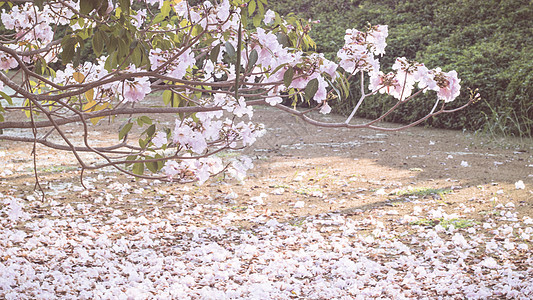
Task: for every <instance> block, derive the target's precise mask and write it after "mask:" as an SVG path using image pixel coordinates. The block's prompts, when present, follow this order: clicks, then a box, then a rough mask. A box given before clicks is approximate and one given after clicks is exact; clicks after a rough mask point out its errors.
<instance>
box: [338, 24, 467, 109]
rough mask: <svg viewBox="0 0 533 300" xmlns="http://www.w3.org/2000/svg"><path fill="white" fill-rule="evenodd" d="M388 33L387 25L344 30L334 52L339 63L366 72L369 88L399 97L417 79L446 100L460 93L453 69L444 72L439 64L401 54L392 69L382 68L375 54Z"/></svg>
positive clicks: (380, 52)
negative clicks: (434, 65)
mask: <svg viewBox="0 0 533 300" xmlns="http://www.w3.org/2000/svg"><path fill="white" fill-rule="evenodd" d="M387 35H388V28H387V26H386V25H377V26H372V27H371V28H370V29H369V30H368V31H367V32H361V31H358V30H355V29H348V30H346V35H345V37H344V41H345V44H344V47H343V48H342V49H340V50H339V51H338V53H337V56H338V57H339V59H340V63H339V65H340V66H341V67H342V68H343V69H344V70H345V71H347V72H349V73H351V74H354V73H357V72H366V73H368V74H369V75H370V84H369V89H370V90H371V91H372V92H376V91H379V92H380V93H386V94H389V95H391V96H393V97H394V98H396V99H398V100H400V101H404V100H406V99H408V98H409V96H411V95H412V94H413V90H414V88H415V84H416V83H418V88H419V89H427V90H433V91H436V92H437V97H438V99H440V100H444V101H445V102H451V101H453V100H454V99H455V98H457V96H459V93H460V89H461V86H460V85H459V82H460V81H461V80H460V79H458V78H457V72H456V71H450V72H448V73H445V72H442V70H441V69H440V68H436V69H432V70H429V69H428V68H427V67H426V66H425V65H424V64H422V63H418V62H415V61H409V60H407V59H406V58H404V57H400V58H397V59H396V61H395V63H394V65H393V66H392V69H393V72H390V73H388V74H384V73H383V72H381V71H380V64H379V61H378V60H377V58H376V56H377V55H383V54H384V53H385V47H386V45H387V43H386V41H385V40H386V37H387ZM424 92H425V91H424Z"/></svg>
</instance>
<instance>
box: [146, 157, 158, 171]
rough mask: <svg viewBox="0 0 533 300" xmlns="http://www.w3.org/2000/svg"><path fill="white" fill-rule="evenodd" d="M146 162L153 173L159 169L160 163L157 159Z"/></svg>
mask: <svg viewBox="0 0 533 300" xmlns="http://www.w3.org/2000/svg"><path fill="white" fill-rule="evenodd" d="M146 158H147V159H151V158H152V157H150V156H148V157H146ZM144 164H145V165H146V168H147V169H148V170H150V172H152V173H156V172H157V171H159V164H158V163H157V161H151V162H145V163H144Z"/></svg>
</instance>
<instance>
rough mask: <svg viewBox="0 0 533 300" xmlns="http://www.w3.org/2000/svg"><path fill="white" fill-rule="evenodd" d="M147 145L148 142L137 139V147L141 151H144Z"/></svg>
mask: <svg viewBox="0 0 533 300" xmlns="http://www.w3.org/2000/svg"><path fill="white" fill-rule="evenodd" d="M147 144H148V140H144V139H139V147H141V149H146V145H147Z"/></svg>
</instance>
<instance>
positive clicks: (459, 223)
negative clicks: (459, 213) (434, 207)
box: [409, 218, 479, 229]
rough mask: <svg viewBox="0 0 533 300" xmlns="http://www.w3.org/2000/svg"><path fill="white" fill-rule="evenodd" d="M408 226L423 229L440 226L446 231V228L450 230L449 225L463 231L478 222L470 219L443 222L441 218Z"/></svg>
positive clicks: (424, 220) (421, 220)
mask: <svg viewBox="0 0 533 300" xmlns="http://www.w3.org/2000/svg"><path fill="white" fill-rule="evenodd" d="M409 224H410V225H418V226H424V227H435V226H437V225H440V226H442V227H444V229H448V228H450V226H451V225H453V227H455V228H457V229H463V228H469V227H472V226H474V225H476V224H479V222H477V221H474V220H470V219H449V220H444V219H443V218H441V219H435V220H430V219H420V220H418V221H415V222H411V223H409Z"/></svg>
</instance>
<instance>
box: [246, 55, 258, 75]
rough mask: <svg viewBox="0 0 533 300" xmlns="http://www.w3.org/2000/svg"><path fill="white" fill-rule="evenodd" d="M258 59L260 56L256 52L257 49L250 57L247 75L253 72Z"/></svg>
mask: <svg viewBox="0 0 533 300" xmlns="http://www.w3.org/2000/svg"><path fill="white" fill-rule="evenodd" d="M258 58H259V55H258V54H257V51H255V49H254V50H252V52H250V55H249V56H248V67H247V68H246V73H249V72H251V71H252V70H253V68H254V67H255V63H256V62H257V59H258Z"/></svg>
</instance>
